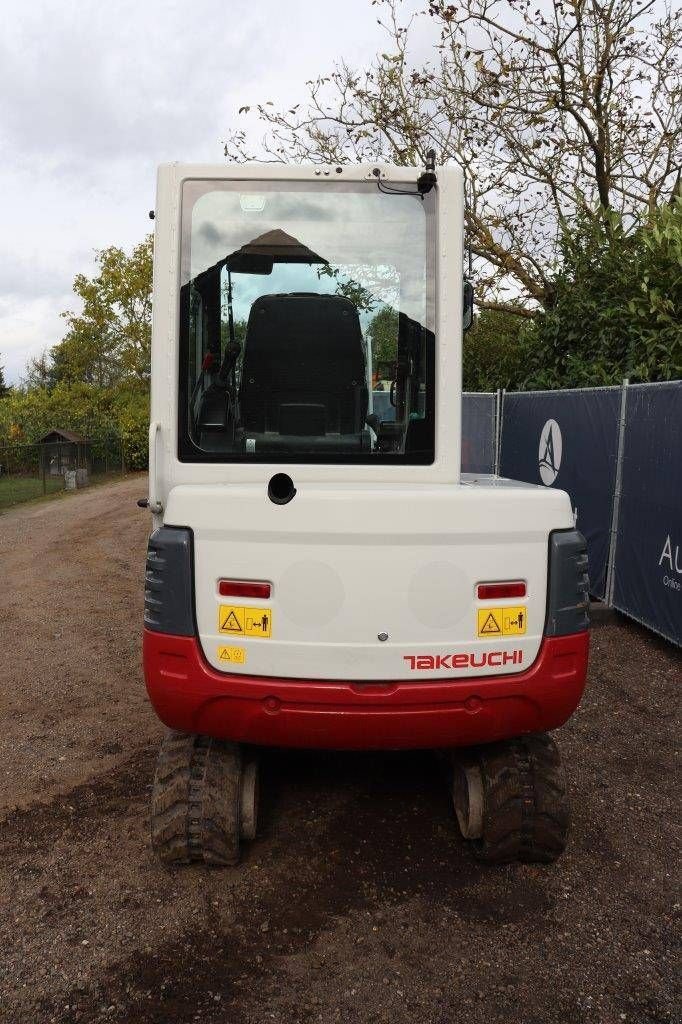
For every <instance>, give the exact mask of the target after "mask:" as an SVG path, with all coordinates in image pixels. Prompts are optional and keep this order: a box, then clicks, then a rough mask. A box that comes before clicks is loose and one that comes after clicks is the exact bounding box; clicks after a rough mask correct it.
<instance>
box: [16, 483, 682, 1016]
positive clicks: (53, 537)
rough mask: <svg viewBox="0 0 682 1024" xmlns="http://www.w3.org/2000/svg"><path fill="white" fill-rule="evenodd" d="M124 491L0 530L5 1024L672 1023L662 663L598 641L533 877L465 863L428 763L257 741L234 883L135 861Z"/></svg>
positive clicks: (667, 674) (667, 689)
mask: <svg viewBox="0 0 682 1024" xmlns="http://www.w3.org/2000/svg"><path fill="white" fill-rule="evenodd" d="M144 493H146V482H145V480H144V478H142V477H129V478H128V479H126V480H124V481H121V482H120V483H116V484H113V485H107V486H103V487H100V488H95V489H92V490H91V491H86V492H82V493H79V494H76V495H74V496H70V497H68V498H64V499H62V500H59V501H52V502H45V503H39V504H34V505H30V506H24V507H22V508H17V509H15V510H13V511H11V512H9V513H7V514H5V515H2V516H0V572H1V579H2V587H1V588H0V651H1V652H2V669H3V671H2V677H1V682H0V725H1V728H0V756H1V760H0V772H1V773H2V779H3V783H4V784H3V786H2V787H0V816H1V818H2V825H1V826H0V1021H2V1024H24V1022H25V1024H29V1022H30V1024H48V1022H61V1024H67V1022H70V1024H71V1022H72V1024H76V1022H79V1024H82V1022H89V1021H116V1022H125V1024H143V1022H144V1024H151V1022H158V1024H176V1022H182V1024H191V1022H195V1021H200V1022H205V1024H218V1022H221V1024H223V1022H224V1024H270V1022H276V1024H298V1022H301V1024H303V1022H305V1024H308V1022H310V1024H313V1022H322V1024H328V1022H329V1024H331V1022H337V1021H338V1022H344V1024H354V1022H362V1024H375V1022H377V1024H379V1022H390V1024H408V1022H409V1024H456V1022H460V1021H461V1022H466V1024H497V1022H500V1024H501V1022H504V1024H555V1022H557V1024H558V1022H561V1024H564V1022H570V1024H574V1022H575V1024H598V1022H599V1024H602V1022H603V1024H621V1022H623V1021H626V1022H633V1024H662V1022H674V1021H679V1020H680V1019H681V1018H682V1001H681V1000H680V991H679V987H677V985H676V976H677V968H678V962H677V960H676V954H675V950H676V945H677V944H676V937H679V931H678V930H677V928H676V923H675V918H676V916H677V914H678V911H679V904H680V895H679V887H678V881H679V876H678V873H677V872H678V865H679V826H678V822H677V819H678V811H679V799H678V787H677V786H676V778H675V771H676V759H675V754H676V738H677V736H678V735H679V717H678V715H677V708H678V706H679V692H680V682H681V676H682V672H681V665H680V658H679V653H678V652H676V651H675V650H674V649H673V648H672V647H670V646H669V645H666V644H664V643H663V642H661V641H658V640H656V639H655V638H653V637H651V636H650V635H648V634H647V633H645V632H644V631H643V630H641V629H639V628H638V627H635V626H633V625H632V624H630V623H628V622H626V621H625V620H619V619H617V620H616V621H615V622H613V623H610V624H608V625H603V626H600V627H599V628H597V629H595V631H594V634H593V646H592V657H591V667H590V680H589V686H588V690H587V693H586V696H585V699H584V701H583V703H582V705H581V707H580V709H579V711H578V713H577V714H576V715H575V716H574V718H573V719H572V720H571V722H570V723H569V724H568V725H567V726H566V727H565V728H564V729H563V730H561V731H560V732H559V734H558V737H557V738H558V740H559V744H560V747H561V750H562V754H563V757H564V760H565V763H566V768H567V773H568V777H569V782H570V787H571V793H572V800H573V819H574V820H573V831H572V837H571V843H570V847H569V849H568V851H567V853H566V854H565V856H564V857H563V858H562V859H561V861H560V862H559V863H558V864H557V865H555V866H553V867H535V866H512V867H507V868H502V869H500V868H487V867H484V866H481V865H479V864H477V863H476V862H475V861H474V860H473V859H472V857H471V855H470V853H469V851H468V849H467V848H466V846H465V844H464V843H463V841H462V840H461V839H460V838H459V835H458V833H457V829H456V826H455V823H454V816H453V813H452V810H451V807H450V804H449V801H448V795H447V792H446V789H445V786H444V781H443V778H442V777H441V774H440V769H439V767H438V764H437V763H436V761H435V759H434V758H432V757H431V756H430V755H428V754H424V753H417V754H399V755H398V754H394V755H392V754H382V755H357V754H353V755H351V754H315V753H287V752H282V751H273V752H268V753H267V754H266V755H265V757H264V764H263V802H264V806H263V808H262V816H261V825H260V830H259V836H258V839H257V841H256V842H255V843H254V844H253V845H252V846H251V848H250V849H249V850H248V851H247V853H246V857H245V861H244V863H243V864H242V865H241V866H240V867H239V868H237V869H229V870H222V871H220V870H217V871H216V870H208V869H203V868H191V869H183V870H179V871H170V870H166V869H163V868H161V867H160V866H159V865H157V864H156V863H155V861H154V860H153V859H152V856H151V854H150V849H149V843H148V823H147V804H148V798H149V786H150V780H151V776H152V772H153V765H154V759H155V754H156V748H157V746H158V743H159V740H160V737H161V732H162V729H161V726H160V725H159V724H158V722H157V721H156V719H155V717H154V715H153V713H152V711H151V709H150V707H149V705H148V704H147V701H146V697H145V693H144V686H143V683H142V679H141V670H140V664H139V646H140V625H141V614H142V579H143V566H144V549H145V543H146V535H147V531H148V528H149V518H148V515H147V513H145V512H141V511H140V510H139V509H137V508H136V506H135V499H136V498H137V497H139V496H140V495H142V494H144Z"/></svg>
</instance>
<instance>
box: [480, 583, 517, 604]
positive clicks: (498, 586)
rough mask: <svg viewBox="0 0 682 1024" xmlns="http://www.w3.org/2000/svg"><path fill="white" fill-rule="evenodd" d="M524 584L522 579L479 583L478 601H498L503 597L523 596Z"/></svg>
mask: <svg viewBox="0 0 682 1024" xmlns="http://www.w3.org/2000/svg"><path fill="white" fill-rule="evenodd" d="M525 596H526V584H525V583H524V582H523V580H507V581H505V582H502V583H479V584H478V599H479V601H499V600H500V599H501V598H504V597H525Z"/></svg>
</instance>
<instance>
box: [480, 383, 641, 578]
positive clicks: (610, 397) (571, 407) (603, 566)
mask: <svg viewBox="0 0 682 1024" xmlns="http://www.w3.org/2000/svg"><path fill="white" fill-rule="evenodd" d="M620 403H621V389H620V388H590V389H589V390H576V391H535V392H531V391H528V392H520V393H517V394H507V395H505V398H504V407H503V417H502V448H501V455H500V473H501V475H502V476H506V477H510V478H511V479H513V480H525V481H527V482H528V483H532V484H540V485H544V486H546V487H558V488H560V489H561V490H564V491H568V493H569V495H570V498H571V503H572V505H573V508H574V509H576V510H577V526H578V529H579V530H580V531H581V532H582V533H583V534H584V536H585V538H586V540H587V548H588V554H589V559H590V590H591V592H592V594H593V595H594V596H595V597H600V598H603V597H605V596H606V575H607V568H608V558H609V545H610V532H611V515H612V510H613V496H614V489H615V477H616V460H617V454H618V431H619V419H620Z"/></svg>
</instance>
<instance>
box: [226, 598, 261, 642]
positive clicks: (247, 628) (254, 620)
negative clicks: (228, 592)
mask: <svg viewBox="0 0 682 1024" xmlns="http://www.w3.org/2000/svg"><path fill="white" fill-rule="evenodd" d="M271 631H272V611H271V609H270V608H238V607H236V606H235V605H231V604H221V606H220V608H219V609H218V632H219V633H229V634H230V635H231V636H260V637H265V638H266V639H267V638H269V637H270V634H271Z"/></svg>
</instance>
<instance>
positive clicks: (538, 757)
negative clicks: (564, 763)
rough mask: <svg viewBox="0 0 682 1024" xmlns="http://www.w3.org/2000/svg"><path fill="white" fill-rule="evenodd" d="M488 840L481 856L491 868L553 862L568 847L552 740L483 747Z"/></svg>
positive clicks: (478, 848) (480, 843) (479, 846)
mask: <svg viewBox="0 0 682 1024" xmlns="http://www.w3.org/2000/svg"><path fill="white" fill-rule="evenodd" d="M477 760H478V764H479V766H480V768H481V772H482V775H483V797H484V811H483V837H482V839H480V840H477V841H476V842H475V843H474V850H475V853H476V856H477V857H478V858H479V859H480V860H484V861H486V862H488V863H492V864H504V863H508V862H511V861H517V860H518V861H526V862H540V863H551V862H552V861H554V860H556V859H557V857H559V856H560V854H561V853H562V852H563V850H564V849H565V846H566V839H567V836H568V829H569V824H570V814H569V805H568V800H567V797H566V785H565V782H564V777H563V771H562V769H561V761H560V758H559V751H558V749H557V746H556V743H555V742H554V740H553V739H551V737H550V736H547V735H544V734H538V735H533V736H523V737H520V738H518V739H514V740H509V741H508V742H506V743H494V744H491V745H490V746H488V747H481V748H479V750H478V752H477Z"/></svg>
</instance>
